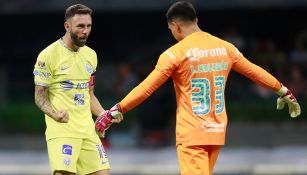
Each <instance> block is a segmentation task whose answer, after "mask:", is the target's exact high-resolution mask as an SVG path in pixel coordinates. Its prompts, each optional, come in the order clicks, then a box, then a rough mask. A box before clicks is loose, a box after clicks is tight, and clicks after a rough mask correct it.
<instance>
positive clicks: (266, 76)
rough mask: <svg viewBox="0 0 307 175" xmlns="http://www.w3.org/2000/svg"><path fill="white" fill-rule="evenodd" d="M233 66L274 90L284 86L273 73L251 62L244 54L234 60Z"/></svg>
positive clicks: (239, 71) (237, 70)
mask: <svg viewBox="0 0 307 175" xmlns="http://www.w3.org/2000/svg"><path fill="white" fill-rule="evenodd" d="M232 68H233V69H234V70H235V71H236V72H238V73H240V74H242V75H244V76H246V77H248V78H250V79H251V80H253V81H254V82H256V83H257V84H259V85H261V86H263V87H264V88H267V89H270V90H272V91H274V92H276V91H278V90H279V89H280V88H281V86H282V84H281V83H280V82H279V81H278V80H277V79H276V78H275V77H274V76H273V75H271V74H270V73H268V72H267V71H265V70H264V69H263V68H261V67H259V66H257V65H255V64H253V63H251V62H250V61H248V60H247V59H246V58H245V57H244V56H242V55H241V56H240V58H238V60H237V61H236V62H234V64H233V66H232Z"/></svg>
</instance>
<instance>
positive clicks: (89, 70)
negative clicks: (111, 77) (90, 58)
mask: <svg viewBox="0 0 307 175" xmlns="http://www.w3.org/2000/svg"><path fill="white" fill-rule="evenodd" d="M85 67H86V71H87V72H88V73H89V74H92V73H93V69H92V67H91V65H89V64H86V66H85Z"/></svg>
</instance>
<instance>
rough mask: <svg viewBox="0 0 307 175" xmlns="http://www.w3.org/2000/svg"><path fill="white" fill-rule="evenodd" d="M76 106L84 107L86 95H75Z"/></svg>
mask: <svg viewBox="0 0 307 175" xmlns="http://www.w3.org/2000/svg"><path fill="white" fill-rule="evenodd" d="M74 101H75V105H77V106H83V105H84V94H75V98H74Z"/></svg>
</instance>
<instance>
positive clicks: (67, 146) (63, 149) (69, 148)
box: [62, 144, 72, 155]
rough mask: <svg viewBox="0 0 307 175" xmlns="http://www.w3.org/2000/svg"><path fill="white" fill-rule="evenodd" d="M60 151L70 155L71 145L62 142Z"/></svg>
mask: <svg viewBox="0 0 307 175" xmlns="http://www.w3.org/2000/svg"><path fill="white" fill-rule="evenodd" d="M62 153H63V154H67V155H72V146H71V145H66V144H64V145H63V147H62Z"/></svg>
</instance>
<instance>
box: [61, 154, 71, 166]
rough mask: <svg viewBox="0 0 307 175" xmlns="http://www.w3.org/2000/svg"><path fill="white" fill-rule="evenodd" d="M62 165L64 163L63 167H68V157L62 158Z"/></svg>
mask: <svg viewBox="0 0 307 175" xmlns="http://www.w3.org/2000/svg"><path fill="white" fill-rule="evenodd" d="M63 163H64V165H66V166H69V165H70V158H69V157H68V156H67V157H64V158H63Z"/></svg>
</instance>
